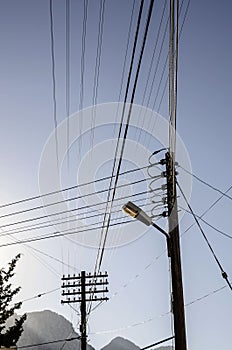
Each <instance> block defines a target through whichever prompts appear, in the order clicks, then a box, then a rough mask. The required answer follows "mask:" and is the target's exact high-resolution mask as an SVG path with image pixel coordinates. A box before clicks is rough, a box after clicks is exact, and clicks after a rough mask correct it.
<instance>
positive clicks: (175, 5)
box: [165, 0, 187, 350]
mask: <svg viewBox="0 0 232 350" xmlns="http://www.w3.org/2000/svg"><path fill="white" fill-rule="evenodd" d="M169 3H170V16H169V152H167V153H166V155H165V163H166V176H167V202H168V226H169V232H168V235H169V238H168V242H169V254H170V259H171V274H172V294H173V295H172V297H173V301H172V307H173V315H174V330H175V350H186V349H187V344H186V331H185V314H184V295H183V285H182V272H181V256H180V242H179V240H180V239H179V222H178V211H177V195H176V172H175V158H176V114H177V68H178V40H179V28H178V22H179V0H170V2H169Z"/></svg>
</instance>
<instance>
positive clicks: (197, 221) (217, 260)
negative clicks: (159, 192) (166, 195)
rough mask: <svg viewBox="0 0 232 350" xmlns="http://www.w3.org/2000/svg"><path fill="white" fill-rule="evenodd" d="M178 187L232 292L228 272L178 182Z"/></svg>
mask: <svg viewBox="0 0 232 350" xmlns="http://www.w3.org/2000/svg"><path fill="white" fill-rule="evenodd" d="M177 186H178V188H179V190H180V192H181V194H182V196H183V198H184V200H185V202H186V204H187V206H188V208H189V210H190V212H191V214H192V216H193V218H194V220H195V222H196V224H197V226H198V228H199V230H200V232H201V233H202V236H203V238H204V240H205V241H206V244H207V245H208V247H209V249H210V251H211V253H212V255H213V257H214V259H215V261H216V263H217V265H218V267H219V269H220V271H221V275H222V277H223V278H224V279H225V281H226V283H227V284H228V286H229V288H230V289H231V290H232V285H231V283H230V281H229V279H228V275H227V273H226V271H225V270H224V269H223V267H222V264H221V262H220V261H219V259H218V257H217V255H216V253H215V252H214V249H213V248H212V245H211V244H210V242H209V240H208V238H207V236H206V234H205V233H204V231H203V229H202V227H201V225H200V222H199V220H198V219H197V217H196V215H195V213H194V212H193V209H192V207H191V206H190V204H189V202H188V200H187V198H186V196H185V194H184V192H183V190H182V188H181V187H180V184H179V183H178V182H177Z"/></svg>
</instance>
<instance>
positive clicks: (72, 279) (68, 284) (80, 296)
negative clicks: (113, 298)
mask: <svg viewBox="0 0 232 350" xmlns="http://www.w3.org/2000/svg"><path fill="white" fill-rule="evenodd" d="M107 277H108V274H107V272H105V273H102V272H99V273H94V274H91V273H87V274H86V272H85V271H81V273H79V274H78V275H75V274H74V275H73V276H70V275H69V274H68V276H65V275H63V277H62V281H63V284H62V288H63V291H62V296H63V297H65V298H66V299H65V300H61V303H62V304H71V303H80V310H81V325H80V333H81V336H80V339H81V350H86V347H87V334H86V328H87V320H86V302H90V304H92V303H93V302H97V301H107V300H109V298H108V297H106V295H105V294H106V293H108V288H107V285H108V284H109V282H108V280H107ZM90 310H91V306H90Z"/></svg>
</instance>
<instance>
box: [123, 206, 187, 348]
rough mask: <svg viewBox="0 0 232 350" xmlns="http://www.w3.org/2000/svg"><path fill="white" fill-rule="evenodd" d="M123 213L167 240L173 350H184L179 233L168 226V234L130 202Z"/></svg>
mask: <svg viewBox="0 0 232 350" xmlns="http://www.w3.org/2000/svg"><path fill="white" fill-rule="evenodd" d="M122 209H123V211H124V212H125V213H126V214H128V215H129V216H131V217H132V218H134V219H137V220H139V221H141V222H143V223H144V224H145V225H147V226H150V225H152V226H153V227H155V228H156V229H157V230H158V231H160V232H161V233H162V234H164V235H165V237H166V239H167V247H168V256H169V257H170V262H171V276H172V297H173V298H172V309H173V316H174V330H175V350H186V349H187V345H186V333H185V316H184V296H183V286H182V274H181V259H180V247H179V231H178V228H174V229H173V228H171V229H170V225H169V233H167V232H165V231H164V230H163V229H162V228H161V227H159V226H158V225H156V224H155V223H154V222H152V218H151V217H150V216H148V215H147V214H146V213H145V212H144V211H143V210H142V209H141V208H139V207H137V205H135V204H134V203H132V202H128V203H127V204H125V205H124V206H123V207H122Z"/></svg>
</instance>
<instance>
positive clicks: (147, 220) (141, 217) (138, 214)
mask: <svg viewBox="0 0 232 350" xmlns="http://www.w3.org/2000/svg"><path fill="white" fill-rule="evenodd" d="M122 210H123V211H124V212H125V213H126V214H127V215H129V216H130V217H132V218H133V219H136V220H138V221H141V222H142V223H143V224H145V225H147V226H150V225H152V226H153V227H155V228H156V229H157V230H158V231H160V232H161V233H162V234H163V235H165V237H166V238H167V240H168V239H169V234H168V233H167V232H165V231H164V230H163V229H162V228H161V227H159V226H158V225H156V224H155V223H154V222H153V221H152V218H151V217H150V216H148V215H147V214H146V213H145V212H144V211H143V210H142V209H141V208H139V207H138V206H137V205H135V204H134V203H132V202H127V204H125V205H124V206H123V207H122Z"/></svg>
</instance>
